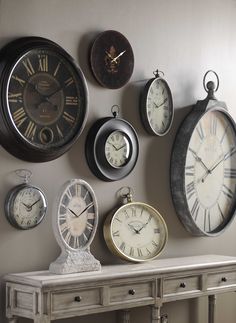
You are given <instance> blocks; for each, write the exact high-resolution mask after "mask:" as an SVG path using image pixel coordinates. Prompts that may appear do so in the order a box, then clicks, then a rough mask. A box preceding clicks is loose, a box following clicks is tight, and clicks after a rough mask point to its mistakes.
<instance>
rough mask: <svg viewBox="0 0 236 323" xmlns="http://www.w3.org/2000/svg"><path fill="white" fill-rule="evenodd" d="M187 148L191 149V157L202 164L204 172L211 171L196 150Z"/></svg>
mask: <svg viewBox="0 0 236 323" xmlns="http://www.w3.org/2000/svg"><path fill="white" fill-rule="evenodd" d="M189 150H190V151H191V153H192V154H193V157H194V158H195V159H196V161H198V162H199V163H200V164H201V165H202V166H203V168H204V169H205V170H206V172H209V173H211V171H210V169H209V168H208V167H207V166H206V165H205V164H204V163H203V161H202V159H201V157H199V156H198V155H197V154H196V152H195V151H194V150H192V149H191V148H189Z"/></svg>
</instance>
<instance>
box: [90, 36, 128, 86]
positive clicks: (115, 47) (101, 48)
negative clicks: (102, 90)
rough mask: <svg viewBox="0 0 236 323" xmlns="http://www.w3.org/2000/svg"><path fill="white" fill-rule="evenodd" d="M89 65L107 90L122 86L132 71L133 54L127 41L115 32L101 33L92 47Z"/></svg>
mask: <svg viewBox="0 0 236 323" xmlns="http://www.w3.org/2000/svg"><path fill="white" fill-rule="evenodd" d="M90 64H91V69H92V72H93V74H94V76H95V78H96V80H97V81H98V82H99V83H100V84H101V85H102V86H104V87H106V88H109V89H118V88H120V87H122V86H124V85H125V84H126V83H127V82H128V81H129V79H130V77H131V75H132V73H133V69H134V54H133V50H132V47H131V45H130V43H129V41H128V39H127V38H126V37H125V36H124V35H122V34H121V33H120V32H118V31H115V30H107V31H104V32H102V33H101V34H99V35H98V37H97V38H96V39H95V41H94V43H93V45H92V48H91V53H90Z"/></svg>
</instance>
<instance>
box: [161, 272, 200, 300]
mask: <svg viewBox="0 0 236 323" xmlns="http://www.w3.org/2000/svg"><path fill="white" fill-rule="evenodd" d="M200 286H201V284H200V276H187V277H178V278H168V279H164V281H163V296H164V297H165V296H168V295H171V296H173V295H178V294H183V293H191V292H192V293H194V292H199V291H200V289H201V287H200Z"/></svg>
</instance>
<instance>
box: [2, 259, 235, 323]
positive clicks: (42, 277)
mask: <svg viewBox="0 0 236 323" xmlns="http://www.w3.org/2000/svg"><path fill="white" fill-rule="evenodd" d="M5 282H6V316H7V318H8V322H9V323H10V322H11V323H16V322H17V319H18V318H19V317H26V318H30V319H32V320H33V321H34V322H35V323H49V322H51V321H53V320H57V319H63V318H70V317H76V316H82V315H88V314H93V313H102V312H107V311H114V310H117V311H119V312H118V314H119V315H118V322H119V323H130V309H131V308H134V307H138V306H150V307H151V311H150V320H149V322H151V323H160V321H161V319H160V316H161V314H160V310H161V306H162V304H163V303H165V302H171V301H177V300H183V299H190V298H196V297H200V296H208V298H209V315H208V318H209V319H208V322H209V323H214V322H215V302H216V294H219V293H223V292H229V291H235V290H236V257H228V256H218V255H203V256H193V257H181V258H169V259H158V260H154V261H151V262H147V263H142V264H119V265H109V266H102V270H101V271H100V272H87V273H77V274H67V275H55V274H51V273H50V272H49V271H38V272H28V273H19V274H8V275H6V276H5ZM146 322H147V321H146Z"/></svg>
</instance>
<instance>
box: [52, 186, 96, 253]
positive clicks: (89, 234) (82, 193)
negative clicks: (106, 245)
mask: <svg viewBox="0 0 236 323" xmlns="http://www.w3.org/2000/svg"><path fill="white" fill-rule="evenodd" d="M96 227H97V203H96V199H95V195H94V192H93V191H92V188H91V187H90V186H89V185H88V183H86V182H85V181H82V180H72V181H70V182H67V183H66V184H65V189H64V191H63V194H62V195H61V198H60V202H59V207H58V230H59V233H60V236H61V239H62V241H63V243H64V244H65V245H66V247H69V248H72V249H76V250H78V249H81V248H85V247H86V246H88V245H89V244H90V243H91V241H92V239H93V237H94V234H95V231H96Z"/></svg>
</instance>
